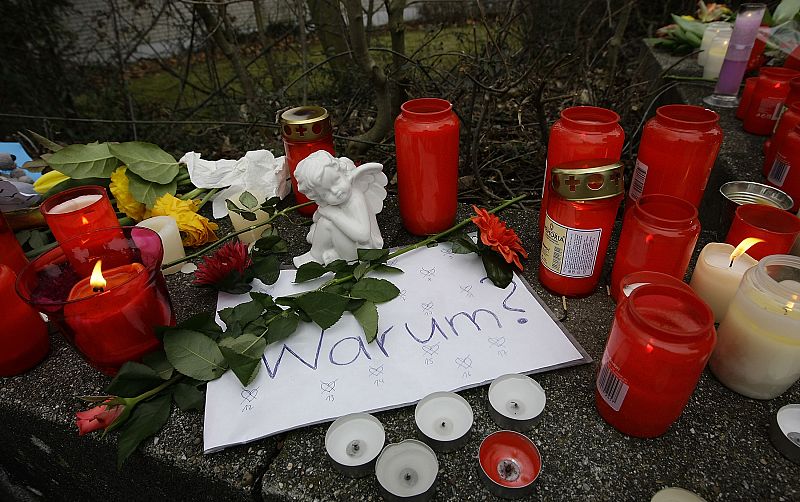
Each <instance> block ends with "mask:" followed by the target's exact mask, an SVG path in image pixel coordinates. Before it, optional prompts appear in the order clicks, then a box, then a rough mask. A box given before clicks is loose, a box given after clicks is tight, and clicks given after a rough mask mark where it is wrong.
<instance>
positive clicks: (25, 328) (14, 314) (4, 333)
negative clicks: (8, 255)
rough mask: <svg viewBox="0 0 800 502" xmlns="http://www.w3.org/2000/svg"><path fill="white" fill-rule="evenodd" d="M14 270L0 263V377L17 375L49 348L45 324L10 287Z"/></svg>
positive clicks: (15, 277)
mask: <svg viewBox="0 0 800 502" xmlns="http://www.w3.org/2000/svg"><path fill="white" fill-rule="evenodd" d="M16 280H17V276H16V274H14V271H13V270H12V269H11V268H10V267H8V266H6V265H3V264H0V297H1V298H3V329H0V346H2V347H3V350H0V377H7V376H13V375H18V374H20V373H22V372H24V371H26V370H29V369H31V368H33V367H34V366H36V365H37V364H38V363H39V361H41V360H42V359H44V356H46V355H47V351H48V350H50V339H49V338H47V326H45V324H44V321H43V320H42V317H41V316H40V315H39V313H38V312H36V311H35V310H33V309H32V308H31V307H30V305H28V304H26V303H25V302H23V301H22V299H21V298H20V297H19V296H18V295H17V292H16V291H15V290H14V282H15V281H16Z"/></svg>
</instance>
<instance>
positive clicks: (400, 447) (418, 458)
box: [375, 439, 439, 502]
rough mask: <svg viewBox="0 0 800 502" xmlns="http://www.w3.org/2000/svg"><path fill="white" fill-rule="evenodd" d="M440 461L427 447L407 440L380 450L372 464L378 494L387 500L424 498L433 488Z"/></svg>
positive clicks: (420, 442) (419, 499)
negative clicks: (376, 480)
mask: <svg viewBox="0 0 800 502" xmlns="http://www.w3.org/2000/svg"><path fill="white" fill-rule="evenodd" d="M438 474H439V460H437V458H436V454H435V453H434V452H433V450H432V449H431V447H430V446H428V445H426V444H425V443H423V442H422V441H417V440H416V439H406V440H405V441H401V442H399V443H393V444H390V445H388V446H387V447H386V448H384V449H383V451H382V452H381V454H380V456H379V457H378V461H377V462H376V463H375V476H376V477H377V478H378V486H379V487H380V492H381V495H382V496H383V498H384V499H385V500H388V501H390V502H391V501H407V500H414V502H417V501H426V500H430V499H431V498H432V497H433V494H434V492H435V491H436V476H437V475H438Z"/></svg>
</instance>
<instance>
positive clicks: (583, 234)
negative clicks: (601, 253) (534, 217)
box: [541, 214, 603, 277]
mask: <svg viewBox="0 0 800 502" xmlns="http://www.w3.org/2000/svg"><path fill="white" fill-rule="evenodd" d="M602 232H603V230H602V229H600V228H594V229H588V230H587V229H579V228H570V227H565V226H564V225H561V224H559V223H557V222H555V221H553V220H552V219H551V218H550V215H549V214H548V215H547V217H546V218H545V223H544V234H543V236H542V257H541V259H542V265H544V266H545V267H547V268H548V269H549V270H550V271H552V272H554V273H556V274H558V275H563V276H564V277H590V276H591V275H592V274H593V273H594V264H595V261H597V248H598V247H599V246H600V234H601V233H602Z"/></svg>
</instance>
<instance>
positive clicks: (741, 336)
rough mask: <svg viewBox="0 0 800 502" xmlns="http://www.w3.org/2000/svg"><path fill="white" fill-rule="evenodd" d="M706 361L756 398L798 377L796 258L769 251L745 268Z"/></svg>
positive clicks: (799, 265) (799, 274)
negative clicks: (768, 254) (758, 260)
mask: <svg viewBox="0 0 800 502" xmlns="http://www.w3.org/2000/svg"><path fill="white" fill-rule="evenodd" d="M709 366H710V367H711V371H712V372H713V373H714V375H715V376H716V377H717V379H718V380H719V381H720V382H722V383H723V384H724V385H725V386H726V387H728V388H729V389H732V390H734V391H736V392H738V393H739V394H742V395H745V396H747V397H751V398H754V399H772V398H774V397H777V396H779V395H781V394H782V393H783V392H784V391H786V390H787V389H788V388H789V387H791V386H792V384H793V383H794V382H796V381H797V379H798V378H800V258H798V257H796V256H788V255H772V256H767V257H766V258H764V259H762V260H761V261H760V262H759V263H758V265H756V266H755V267H752V268H750V269H749V270H748V271H747V272H745V274H744V278H743V279H742V282H741V284H740V285H739V289H738V291H737V292H736V295H735V296H734V298H733V301H731V304H730V306H729V307H728V312H727V314H726V315H725V318H724V319H723V320H722V322H721V323H720V325H719V340H718V343H717V347H716V349H715V350H714V354H713V355H712V356H711V362H710V363H709Z"/></svg>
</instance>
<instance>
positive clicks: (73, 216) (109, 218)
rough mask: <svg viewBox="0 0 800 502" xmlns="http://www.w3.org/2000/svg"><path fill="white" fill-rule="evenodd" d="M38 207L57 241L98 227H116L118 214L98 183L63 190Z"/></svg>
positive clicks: (104, 190)
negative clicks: (96, 184)
mask: <svg viewBox="0 0 800 502" xmlns="http://www.w3.org/2000/svg"><path fill="white" fill-rule="evenodd" d="M39 209H40V210H41V212H42V214H43V215H44V220H45V222H47V226H48V227H50V230H51V231H52V232H53V236H54V237H55V238H56V240H57V241H58V242H59V243H61V242H65V241H67V240H69V239H71V238H73V237H76V236H78V235H81V234H83V233H86V232H89V231H92V230H97V229H98V228H110V227H119V220H117V214H116V213H115V212H114V208H113V207H112V206H111V201H110V200H108V194H107V193H106V189H105V188H103V187H101V186H95V185H88V186H83V187H77V188H72V189H70V190H64V191H63V192H59V193H57V194H56V195H53V196H52V197H50V198H49V199H47V200H46V201H44V202H43V203H42V205H41V206H40V207H39Z"/></svg>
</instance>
